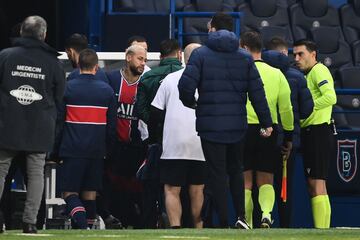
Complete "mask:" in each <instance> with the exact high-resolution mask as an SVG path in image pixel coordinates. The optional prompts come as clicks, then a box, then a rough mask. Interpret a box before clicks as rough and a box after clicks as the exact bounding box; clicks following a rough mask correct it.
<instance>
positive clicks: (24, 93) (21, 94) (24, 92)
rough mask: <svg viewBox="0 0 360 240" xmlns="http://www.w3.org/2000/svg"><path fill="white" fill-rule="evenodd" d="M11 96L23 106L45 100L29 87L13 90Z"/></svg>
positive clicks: (23, 86)
mask: <svg viewBox="0 0 360 240" xmlns="http://www.w3.org/2000/svg"><path fill="white" fill-rule="evenodd" d="M10 94H11V96H13V97H15V98H16V100H17V101H18V102H19V103H20V104H22V105H30V104H32V103H33V102H34V101H39V100H41V99H43V97H42V96H41V95H40V94H38V93H37V92H36V91H35V89H34V88H33V87H32V86H29V85H22V86H20V87H18V89H14V90H11V91H10Z"/></svg>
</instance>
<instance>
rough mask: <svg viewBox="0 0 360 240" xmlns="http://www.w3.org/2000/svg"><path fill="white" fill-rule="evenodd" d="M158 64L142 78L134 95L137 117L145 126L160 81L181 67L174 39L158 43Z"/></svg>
mask: <svg viewBox="0 0 360 240" xmlns="http://www.w3.org/2000/svg"><path fill="white" fill-rule="evenodd" d="M160 54H161V55H160V64H159V66H158V67H155V68H153V69H151V70H150V71H148V72H147V73H145V74H144V76H142V78H141V80H140V83H139V85H138V90H137V95H136V109H137V111H138V117H139V119H141V120H142V121H144V122H145V123H146V124H147V123H148V122H149V114H150V106H151V102H152V100H153V99H154V97H155V95H156V92H157V90H158V88H159V86H160V84H161V81H162V80H163V79H164V78H165V77H166V76H167V75H168V74H169V73H172V72H175V71H178V70H180V69H181V68H182V66H181V56H182V55H181V49H180V46H179V43H178V41H177V40H175V39H166V40H164V41H162V42H161V43H160Z"/></svg>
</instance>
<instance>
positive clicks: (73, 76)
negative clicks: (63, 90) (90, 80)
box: [66, 68, 109, 84]
mask: <svg viewBox="0 0 360 240" xmlns="http://www.w3.org/2000/svg"><path fill="white" fill-rule="evenodd" d="M79 76H80V69H79V68H76V69H74V70H73V71H72V72H71V73H70V74H69V75H68V76H67V78H66V80H67V81H70V80H72V79H76V78H78V77H79ZM95 79H97V80H101V81H104V82H105V83H108V84H109V79H108V77H107V75H106V73H105V71H104V70H103V69H102V68H99V69H98V70H97V72H96V74H95Z"/></svg>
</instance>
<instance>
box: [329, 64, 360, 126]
mask: <svg viewBox="0 0 360 240" xmlns="http://www.w3.org/2000/svg"><path fill="white" fill-rule="evenodd" d="M337 78H338V79H339V81H340V82H341V85H342V87H343V88H346V89H360V67H346V68H342V69H339V71H338V73H337ZM337 105H338V107H340V108H341V109H343V110H360V96H359V95H338V96H337ZM335 115H338V116H337V117H338V118H343V117H345V119H346V123H347V125H348V127H350V128H359V127H360V114H358V113H345V114H344V113H342V114H334V117H335ZM335 121H336V119H335ZM337 121H340V123H341V124H343V122H341V121H343V120H341V119H337Z"/></svg>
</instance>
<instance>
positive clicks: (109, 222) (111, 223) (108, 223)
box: [104, 215, 124, 229]
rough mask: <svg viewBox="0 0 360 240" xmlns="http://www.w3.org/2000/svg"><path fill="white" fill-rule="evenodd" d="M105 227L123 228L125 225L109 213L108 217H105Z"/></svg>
mask: <svg viewBox="0 0 360 240" xmlns="http://www.w3.org/2000/svg"><path fill="white" fill-rule="evenodd" d="M104 223H105V228H106V229H123V228H124V227H123V225H122V224H121V222H120V220H119V219H117V218H116V217H114V216H113V215H109V216H108V217H107V218H106V219H104Z"/></svg>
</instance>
